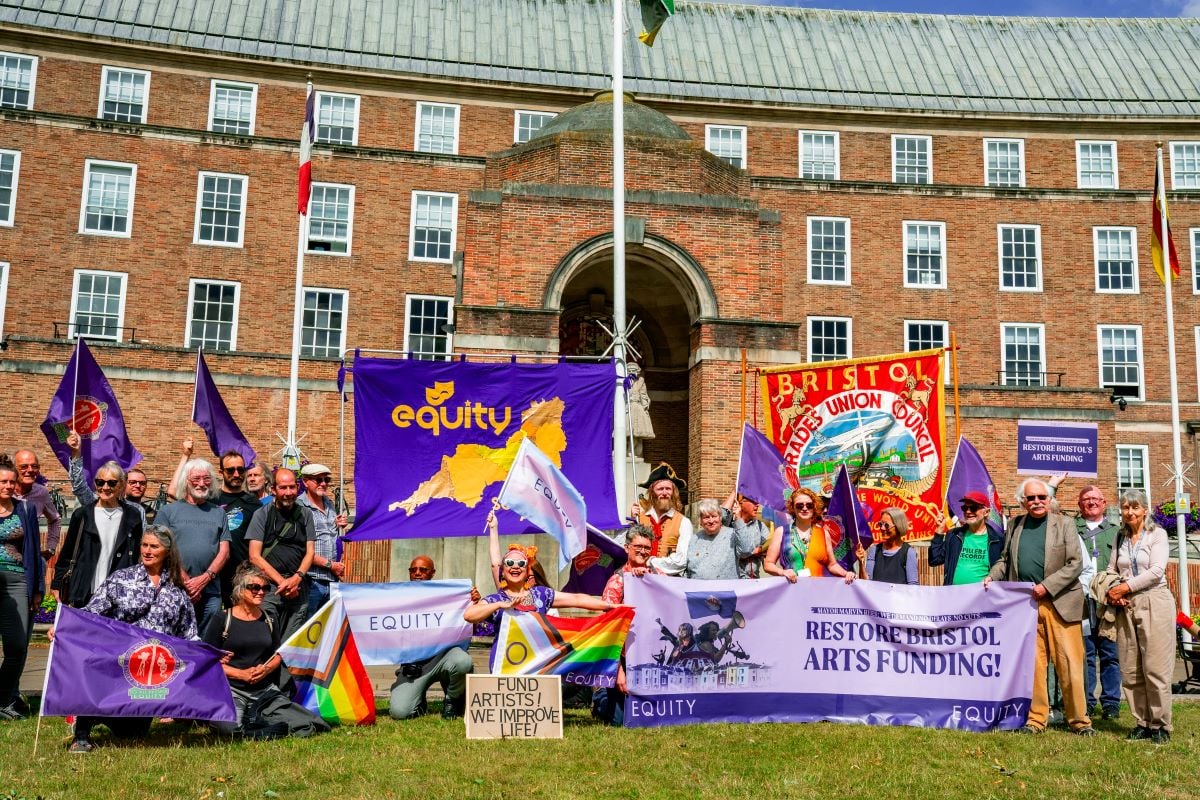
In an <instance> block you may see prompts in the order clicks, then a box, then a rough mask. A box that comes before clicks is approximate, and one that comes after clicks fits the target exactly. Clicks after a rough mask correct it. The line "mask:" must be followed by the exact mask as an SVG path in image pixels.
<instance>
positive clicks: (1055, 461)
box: [1017, 419, 1099, 478]
mask: <svg viewBox="0 0 1200 800" xmlns="http://www.w3.org/2000/svg"><path fill="white" fill-rule="evenodd" d="M1098 439H1099V433H1098V431H1097V425H1096V423H1094V422H1046V421H1042V420H1038V421H1037V422H1033V421H1030V420H1023V419H1022V420H1017V474H1018V475H1055V474H1058V473H1061V472H1065V473H1067V474H1068V475H1070V476H1071V477H1074V478H1094V477H1096V460H1097V451H1098V449H1099V447H1098Z"/></svg>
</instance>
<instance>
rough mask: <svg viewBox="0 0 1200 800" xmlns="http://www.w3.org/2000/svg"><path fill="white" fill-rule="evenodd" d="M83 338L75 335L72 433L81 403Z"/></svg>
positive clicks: (81, 444) (80, 447) (80, 446)
mask: <svg viewBox="0 0 1200 800" xmlns="http://www.w3.org/2000/svg"><path fill="white" fill-rule="evenodd" d="M82 350H83V337H82V336H80V335H79V334H78V333H76V334H75V380H74V381H72V383H71V433H75V404H76V403H77V402H79V360H80V359H81V358H82V357H83V354H82V352H81V351H82ZM79 451H80V454H82V453H83V442H82V441H80V443H79Z"/></svg>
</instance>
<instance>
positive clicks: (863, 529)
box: [821, 464, 872, 569]
mask: <svg viewBox="0 0 1200 800" xmlns="http://www.w3.org/2000/svg"><path fill="white" fill-rule="evenodd" d="M821 524H822V525H824V526H825V530H826V531H828V532H829V541H830V542H831V543H832V544H833V554H834V556H835V557H836V558H837V560H838V563H839V564H841V565H842V567H844V568H845V569H853V568H854V562H855V561H857V560H858V555H857V552H858V548H859V547H860V546H861V547H862V548H864V549H865V548H868V547H870V546H871V540H872V534H871V526H870V525H869V524H868V522H867V515H866V514H865V513H864V512H863V507H862V503H860V502H859V501H858V495H857V494H855V492H854V484H853V483H851V482H850V472H849V471H848V470H847V469H846V465H845V464H842V465H840V466H838V471H837V477H836V478H834V480H833V494H832V495H830V497H829V503H828V504H827V506H826V510H825V516H824V517H823V518H822V523H821Z"/></svg>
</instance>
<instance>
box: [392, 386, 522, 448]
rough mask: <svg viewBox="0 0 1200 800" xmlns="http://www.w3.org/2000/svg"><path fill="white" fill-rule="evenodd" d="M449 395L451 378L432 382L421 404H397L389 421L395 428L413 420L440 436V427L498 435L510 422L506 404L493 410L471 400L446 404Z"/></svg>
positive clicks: (441, 428)
mask: <svg viewBox="0 0 1200 800" xmlns="http://www.w3.org/2000/svg"><path fill="white" fill-rule="evenodd" d="M452 397H454V381H436V382H434V384H433V386H429V387H426V389H425V403H426V404H425V405H423V406H421V407H420V408H413V407H412V406H410V405H405V404H401V405H398V406H396V407H395V408H393V409H392V423H393V424H394V425H395V426H396V427H397V428H408V427H411V426H412V424H413V423H414V422H415V423H416V425H417V427H419V428H424V429H425V430H427V431H429V432H430V433H432V434H433V435H434V436H441V435H442V430H443V429H447V430H457V429H459V428H464V429H466V428H479V429H480V430H490V431H492V432H493V433H494V434H496V435H497V436H499V435H500V434H501V433H503V432H504V430H505V428H507V427H508V426H509V424H510V423H511V422H512V409H511V408H510V407H508V406H505V407H503V408H500V409H497V408H493V407H491V406H485V405H484V404H483V403H476V402H474V401H472V400H464V401H463V402H462V403H461V404H457V405H448V404H447V402H448V401H449V400H450V399H451V398H452Z"/></svg>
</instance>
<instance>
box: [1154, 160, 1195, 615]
mask: <svg viewBox="0 0 1200 800" xmlns="http://www.w3.org/2000/svg"><path fill="white" fill-rule="evenodd" d="M1155 146H1156V147H1157V152H1158V155H1157V164H1156V168H1157V170H1158V177H1159V180H1158V181H1157V183H1158V195H1157V196H1156V197H1155V201H1156V202H1157V203H1158V213H1159V215H1160V219H1159V221H1160V223H1161V225H1160V227H1161V228H1162V238H1161V240H1160V241H1159V244H1160V246H1161V247H1162V270H1163V285H1164V286H1166V300H1167V365H1168V366H1167V369H1168V370H1169V374H1170V376H1171V451H1172V455H1173V457H1174V460H1175V535H1176V537H1177V538H1178V540H1179V605H1180V607H1181V608H1182V609H1183V613H1185V614H1190V613H1191V603H1190V602H1189V599H1190V594H1191V590H1190V587H1189V586H1188V572H1187V524H1186V522H1185V519H1184V516H1185V515H1184V512H1183V508H1184V503H1183V501H1184V496H1183V453H1182V452H1181V449H1180V447H1179V436H1180V431H1179V387H1178V386H1177V385H1176V374H1177V373H1176V371H1175V303H1174V300H1173V298H1172V291H1171V279H1172V278H1173V277H1174V275H1173V274H1172V272H1171V229H1170V227H1168V225H1169V222H1168V220H1167V175H1166V173H1165V172H1164V171H1163V154H1162V142H1156V143H1155ZM1185 635H1186V632H1185Z"/></svg>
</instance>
